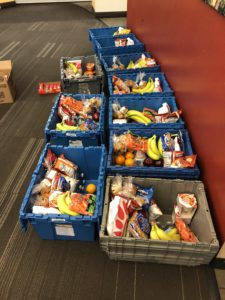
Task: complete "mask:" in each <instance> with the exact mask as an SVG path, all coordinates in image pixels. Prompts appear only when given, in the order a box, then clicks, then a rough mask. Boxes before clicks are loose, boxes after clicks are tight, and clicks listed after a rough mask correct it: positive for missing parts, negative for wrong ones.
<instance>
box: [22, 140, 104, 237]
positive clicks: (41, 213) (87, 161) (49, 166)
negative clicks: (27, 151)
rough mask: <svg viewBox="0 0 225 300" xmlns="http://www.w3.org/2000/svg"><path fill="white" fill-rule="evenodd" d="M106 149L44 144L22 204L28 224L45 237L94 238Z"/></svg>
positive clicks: (99, 211) (24, 223)
mask: <svg viewBox="0 0 225 300" xmlns="http://www.w3.org/2000/svg"><path fill="white" fill-rule="evenodd" d="M106 159H107V156H106V149H105V146H104V145H102V146H100V147H87V148H75V147H63V146H57V145H50V144H47V145H46V146H45V148H44V150H43V152H42V154H41V156H40V159H39V162H38V164H37V167H36V169H35V171H34V173H33V175H32V178H31V181H30V184H29V186H28V189H27V192H26V194H25V196H24V199H23V202H22V204H21V208H20V212H19V218H20V223H21V226H22V230H23V231H24V232H26V230H27V227H28V223H30V224H31V225H32V227H33V228H34V230H35V231H36V233H37V234H38V235H39V236H40V237H41V238H42V239H47V240H80V241H94V240H95V239H97V237H98V228H99V224H100V222H101V218H102V209H103V193H104V180H105V179H104V178H105V168H106Z"/></svg>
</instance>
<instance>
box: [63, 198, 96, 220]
mask: <svg viewBox="0 0 225 300" xmlns="http://www.w3.org/2000/svg"><path fill="white" fill-rule="evenodd" d="M70 198H71V200H72V202H71V203H70V204H69V205H68V207H69V209H70V210H72V211H74V212H76V213H78V214H81V215H85V216H92V215H93V213H94V209H95V204H96V203H95V202H96V196H95V195H92V194H85V195H83V194H80V193H73V194H71V196H70Z"/></svg>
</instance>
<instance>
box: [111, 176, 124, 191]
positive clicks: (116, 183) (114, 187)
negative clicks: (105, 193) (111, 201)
mask: <svg viewBox="0 0 225 300" xmlns="http://www.w3.org/2000/svg"><path fill="white" fill-rule="evenodd" d="M122 189H123V178H122V176H121V175H116V176H115V177H114V178H113V180H112V184H111V193H112V195H118V194H119V193H121V191H122Z"/></svg>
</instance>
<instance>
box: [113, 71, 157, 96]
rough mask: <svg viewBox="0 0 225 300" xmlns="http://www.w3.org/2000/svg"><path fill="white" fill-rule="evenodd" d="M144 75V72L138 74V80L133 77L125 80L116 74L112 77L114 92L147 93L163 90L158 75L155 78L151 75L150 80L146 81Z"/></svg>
mask: <svg viewBox="0 0 225 300" xmlns="http://www.w3.org/2000/svg"><path fill="white" fill-rule="evenodd" d="M144 76H145V74H144V73H139V74H137V78H136V81H134V80H131V79H130V80H126V81H123V80H122V79H121V78H119V77H117V76H115V75H114V76H113V77H112V84H113V89H114V90H113V94H131V93H132V94H145V93H155V92H162V91H163V90H162V86H161V82H160V79H159V78H158V77H156V78H155V79H154V80H153V78H151V77H149V78H148V81H144V80H143V78H144Z"/></svg>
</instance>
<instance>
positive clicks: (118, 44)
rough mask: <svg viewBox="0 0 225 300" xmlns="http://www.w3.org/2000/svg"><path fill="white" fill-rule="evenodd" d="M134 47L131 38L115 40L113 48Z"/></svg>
mask: <svg viewBox="0 0 225 300" xmlns="http://www.w3.org/2000/svg"><path fill="white" fill-rule="evenodd" d="M133 45H134V41H133V40H132V39H131V38H129V37H128V38H125V39H124V38H121V39H120V38H118V39H115V46H116V47H125V46H133Z"/></svg>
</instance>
